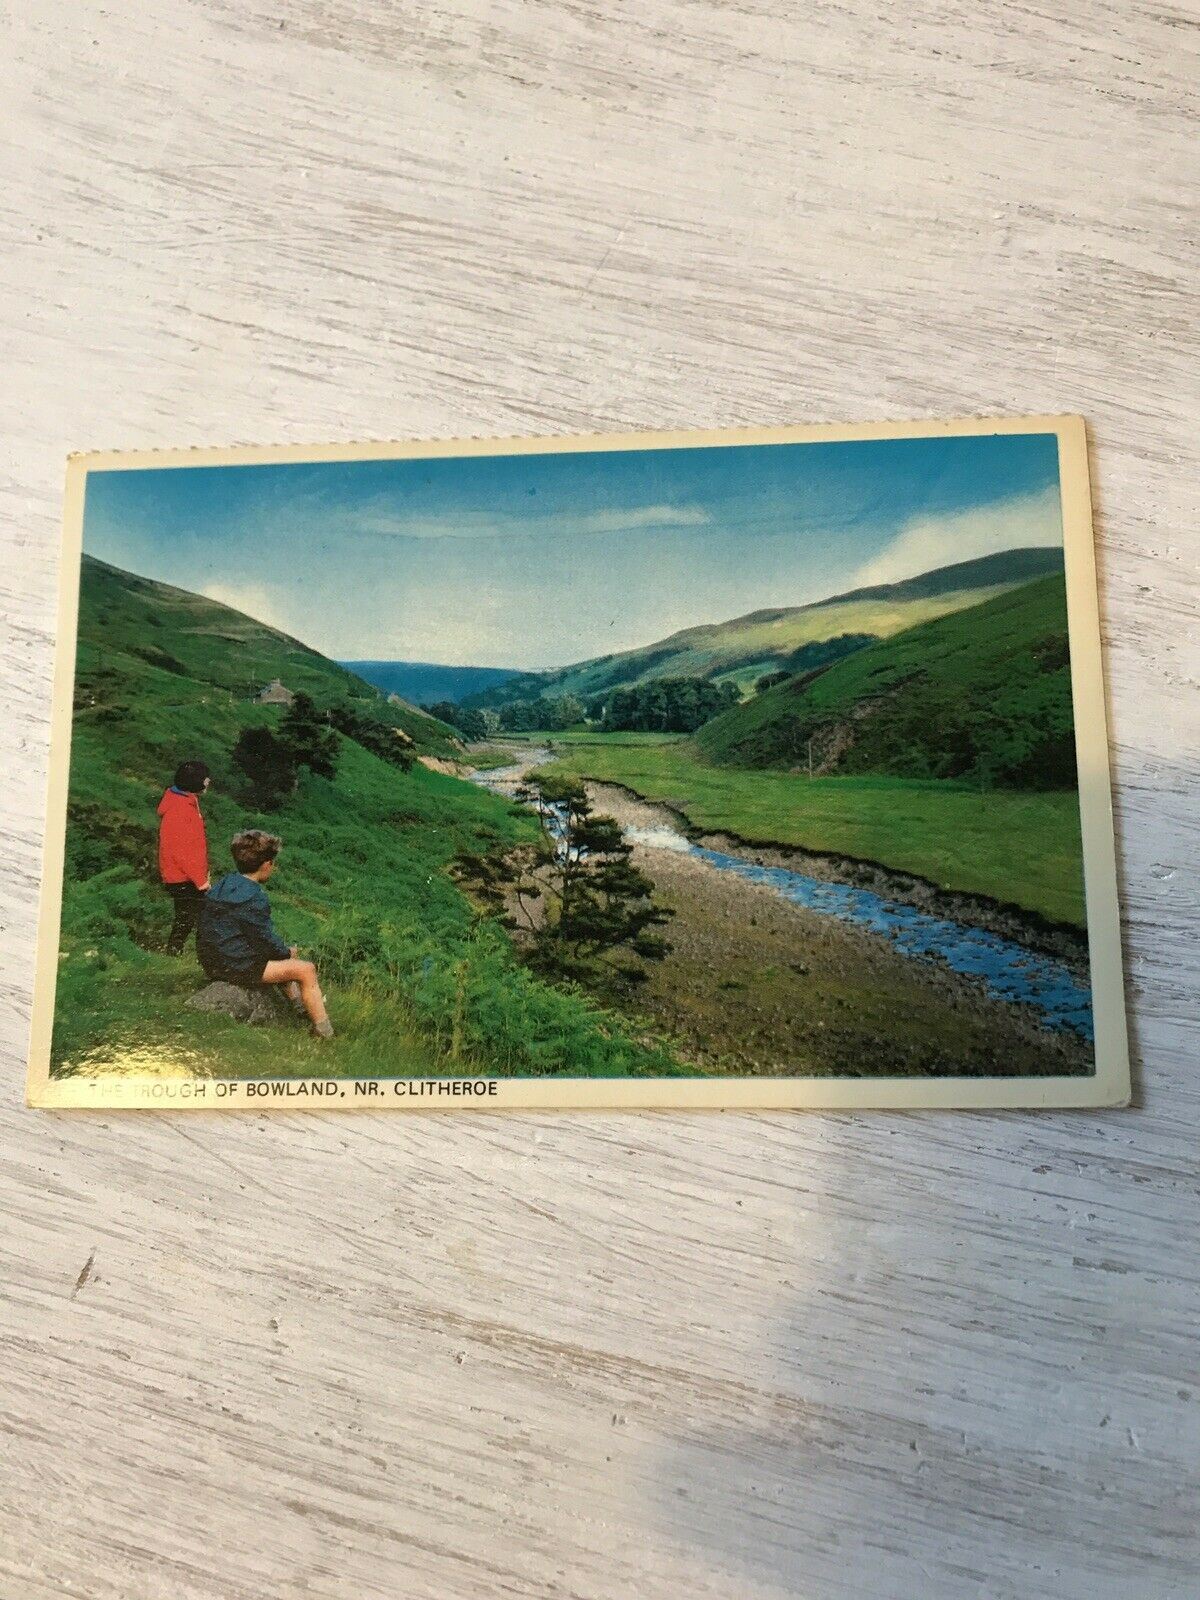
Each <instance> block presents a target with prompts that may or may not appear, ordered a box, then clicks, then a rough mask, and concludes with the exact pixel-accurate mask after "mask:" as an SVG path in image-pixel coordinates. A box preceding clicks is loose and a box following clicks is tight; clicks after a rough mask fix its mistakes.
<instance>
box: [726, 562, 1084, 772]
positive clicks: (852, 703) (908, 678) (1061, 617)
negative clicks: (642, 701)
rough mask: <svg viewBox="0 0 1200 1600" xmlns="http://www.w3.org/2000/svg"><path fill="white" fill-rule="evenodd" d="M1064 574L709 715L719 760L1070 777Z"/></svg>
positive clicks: (859, 769) (836, 769) (928, 624)
mask: <svg viewBox="0 0 1200 1600" xmlns="http://www.w3.org/2000/svg"><path fill="white" fill-rule="evenodd" d="M1073 727H1074V724H1073V716H1072V706H1071V671H1070V664H1069V657H1068V648H1067V609H1066V592H1065V587H1064V582H1063V579H1062V578H1061V577H1047V578H1041V579H1038V580H1036V581H1035V582H1033V583H1029V584H1026V585H1024V586H1023V587H1021V588H1019V589H1013V590H1009V591H1007V592H1005V593H1003V594H1001V595H998V596H996V597H995V598H993V599H990V600H987V601H985V602H984V603H983V604H981V605H976V606H972V607H970V608H969V609H967V610H962V611H958V612H955V613H954V614H953V615H952V616H947V617H942V618H940V619H938V620H936V621H933V622H926V623H924V624H922V625H921V626H919V627H915V628H909V629H907V630H906V631H905V632H903V633H900V634H897V635H896V636H895V637H893V638H891V639H886V640H882V641H880V642H879V643H877V644H873V645H869V646H868V647H867V648H865V649H863V650H860V651H857V652H856V653H855V654H854V655H851V656H849V657H847V658H846V659H844V660H842V661H839V662H837V663H835V664H834V665H833V666H831V667H830V668H829V669H828V670H826V671H823V672H819V673H817V674H815V675H812V676H809V677H805V676H801V677H797V678H792V679H790V680H788V681H787V682H785V683H782V684H779V685H778V686H777V687H775V688H773V689H769V690H767V691H766V692H765V693H763V694H760V695H756V696H755V697H754V698H753V699H751V700H749V701H747V702H745V703H744V704H742V705H740V706H735V707H734V708H733V709H732V710H731V711H728V712H726V713H724V714H723V715H721V716H719V717H717V718H715V719H714V720H713V721H712V722H710V723H708V724H706V725H705V726H704V727H703V728H701V729H700V731H699V733H698V734H697V735H696V743H697V747H698V748H699V750H700V751H701V752H703V754H704V756H705V757H706V758H707V759H709V760H711V761H715V762H718V763H722V764H735V765H741V766H752V767H796V766H800V767H803V768H805V769H806V770H807V766H808V761H809V757H810V754H811V757H812V762H813V767H814V770H815V771H817V772H818V773H821V774H833V773H846V774H850V773H872V774H877V775H887V776H893V777H909V778H974V779H976V780H977V781H978V782H979V783H980V784H981V785H982V786H984V787H988V786H992V785H995V784H1000V785H1003V786H1005V787H1011V788H1023V789H1066V788H1069V787H1072V786H1073V785H1074V781H1075V773H1074V732H1073Z"/></svg>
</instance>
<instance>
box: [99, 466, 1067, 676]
mask: <svg viewBox="0 0 1200 1600" xmlns="http://www.w3.org/2000/svg"><path fill="white" fill-rule="evenodd" d="M1061 538H1062V531H1061V522H1060V514H1059V504H1058V468H1057V449H1056V440H1055V438H1054V435H1052V434H1007V435H995V436H992V437H987V436H981V437H978V438H955V439H906V440H872V441H861V442H855V443H841V444H793V445H744V446H732V447H730V446H724V447H714V448H707V447H706V448H703V449H684V450H630V451H606V452H602V453H594V452H589V453H562V454H554V455H526V456H490V457H473V458H458V459H432V460H412V461H358V462H334V463H327V464H321V465H302V464H296V465H286V466H261V467H173V468H165V467H157V468H151V469H147V470H142V471H136V472H93V473H92V474H91V475H90V477H89V479H88V488H87V502H86V507H85V519H84V548H85V549H86V550H87V551H88V552H89V553H91V554H92V555H96V556H99V557H101V558H102V559H103V560H105V561H110V562H112V563H113V564H114V565H116V566H120V567H126V568H128V569H130V570H131V571H134V572H138V573H141V574H143V575H144V576H146V577H151V578H157V579H160V580H162V581H164V582H167V583H173V584H177V585H179V587H181V588H184V589H192V590H196V591H198V592H200V593H203V594H207V595H209V596H211V597H212V598H213V599H217V600H221V601H224V602H225V603H226V604H229V605H232V606H236V607H237V608H238V609H239V610H243V611H246V612H249V613H250V615H252V616H255V617H258V618H259V619H260V620H261V621H263V622H267V623H270V624H272V625H274V626H276V627H280V628H283V629H285V630H286V631H287V632H288V633H292V634H294V635H296V636H297V637H298V638H300V639H302V640H304V642H305V643H306V644H309V645H312V646H313V647H314V648H315V649H317V650H320V651H322V652H324V653H325V654H326V655H330V656H333V657H335V658H340V659H353V658H359V659H367V658H375V659H380V660H384V659H394V660H412V661H441V662H446V663H448V664H452V665H457V666H461V665H478V666H502V667H524V668H536V667H554V666H563V665H565V664H567V663H568V662H572V661H579V660H582V659H584V658H586V657H588V656H593V655H600V654H604V653H606V652H608V651H611V650H621V649H627V648H630V647H632V646H635V645H642V644H648V643H651V642H652V641H654V640H656V639H660V638H663V637H665V636H666V635H668V634H670V633H673V632H674V631H676V630H677V629H679V628H684V627H690V626H692V625H694V624H696V623H701V622H719V621H723V620H725V619H727V618H729V617H735V616H739V615H741V614H742V613H744V612H747V611H753V610H756V609H758V608H760V607H763V606H786V605H803V604H805V603H806V602H808V601H811V600H820V599H822V598H824V597H825V596H826V595H829V594H834V593H837V592H838V591H841V590H844V589H848V588H852V587H855V586H856V585H859V584H863V583H878V582H888V581H891V580H893V579H898V578H906V577H912V576H915V574H917V573H919V572H924V571H928V570H929V569H930V568H932V567H937V566H945V565H948V564H949V563H951V562H954V561H965V560H969V559H971V558H972V557H974V556H979V555H986V554H990V553H991V552H992V551H995V550H1003V549H1008V548H1013V547H1015V546H1018V545H1031V544H1052V543H1053V544H1057V543H1060V542H1061Z"/></svg>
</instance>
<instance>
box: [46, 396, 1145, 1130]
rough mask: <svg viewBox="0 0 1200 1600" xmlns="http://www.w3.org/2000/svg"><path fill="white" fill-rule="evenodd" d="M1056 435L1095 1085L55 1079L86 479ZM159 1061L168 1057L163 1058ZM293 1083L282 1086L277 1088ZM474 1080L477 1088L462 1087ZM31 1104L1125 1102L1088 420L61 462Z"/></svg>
mask: <svg viewBox="0 0 1200 1600" xmlns="http://www.w3.org/2000/svg"><path fill="white" fill-rule="evenodd" d="M1006 433H1043V434H1047V433H1052V434H1054V435H1056V436H1057V439H1058V461H1059V479H1060V487H1061V494H1062V518H1063V541H1064V550H1065V559H1066V578H1067V607H1068V615H1069V627H1070V639H1071V677H1072V689H1073V695H1074V706H1075V735H1076V745H1077V751H1078V759H1079V801H1080V811H1081V820H1082V833H1083V864H1084V886H1085V892H1086V897H1087V925H1088V938H1089V946H1090V960H1091V979H1092V1003H1093V1009H1094V1014H1095V1024H1096V1071H1095V1074H1094V1075H1093V1076H1091V1077H1087V1078H1066V1077H1062V1078H938V1079H933V1078H919V1079H914V1078H720V1079H714V1078H702V1079H689V1078H665V1079H649V1078H627V1079H561V1078H513V1079H506V1078H501V1079H487V1080H463V1079H447V1080H436V1079H432V1080H427V1082H428V1083H430V1084H440V1083H442V1082H445V1083H448V1084H450V1085H453V1084H455V1083H457V1084H460V1085H462V1087H461V1088H459V1089H457V1090H456V1089H453V1088H450V1089H425V1090H423V1091H420V1090H418V1091H411V1090H410V1089H409V1088H407V1087H405V1084H406V1083H407V1080H392V1079H376V1080H368V1081H367V1082H371V1081H373V1082H374V1084H375V1088H374V1089H370V1088H369V1087H367V1083H364V1081H363V1080H358V1081H352V1082H346V1083H344V1084H336V1085H334V1086H333V1088H332V1090H330V1089H329V1088H328V1086H326V1088H325V1089H324V1090H322V1088H321V1087H320V1085H319V1083H318V1081H317V1080H307V1081H306V1080H273V1081H271V1082H263V1083H261V1084H260V1083H246V1082H244V1081H241V1080H235V1079H230V1080H204V1081H199V1080H197V1081H195V1082H190V1081H189V1080H186V1079H183V1080H180V1079H166V1078H162V1077H153V1078H150V1077H147V1078H122V1079H109V1080H87V1079H80V1078H70V1079H64V1080H62V1081H59V1082H54V1081H52V1080H51V1079H50V1076H49V1065H50V1036H51V1028H52V1024H53V1018H54V990H55V977H56V969H57V957H58V932H59V920H60V914H61V905H62V882H63V859H64V852H65V844H66V814H67V783H68V777H69V763H70V744H71V703H72V692H73V685H74V676H75V647H76V619H77V612H78V603H79V573H80V555H81V552H82V544H83V504H84V492H85V488H86V482H87V476H88V474H89V473H92V472H108V471H128V470H130V469H132V468H139V467H165V468H171V467H216V466H255V465H269V464H275V463H281V462H289V461H290V462H326V461H381V460H405V459H410V460H411V459H444V458H446V457H454V456H486V455H550V454H558V453H563V452H571V451H574V452H587V451H605V450H662V449H679V450H686V449H696V448H700V447H703V446H712V445H758V444H807V443H817V442H841V441H850V440H858V439H929V438H960V437H968V436H978V435H994V434H1006ZM164 1065H166V1063H164ZM281 1082H282V1083H284V1084H285V1085H287V1086H288V1087H286V1088H285V1089H284V1090H280V1089H278V1088H277V1087H276V1085H278V1084H279V1083H281ZM468 1084H469V1085H470V1087H468ZM27 1097H28V1102H29V1104H30V1105H32V1106H38V1107H53V1106H98V1107H118V1106H129V1107H133V1106H140V1107H148V1106H162V1107H165V1106H171V1107H178V1108H202V1109H207V1108H214V1107H248V1108H251V1109H262V1108H263V1107H265V1106H271V1105H273V1106H288V1107H292V1108H294V1107H296V1106H322V1107H335V1106H336V1107H339V1108H345V1109H350V1108H362V1109H373V1108H378V1107H380V1106H393V1107H398V1108H403V1109H408V1110H413V1109H422V1110H448V1109H475V1110H478V1109H491V1108H499V1107H509V1108H513V1107H526V1108H563V1109H566V1108H586V1107H594V1108H603V1107H608V1108H634V1107H664V1108H666V1107H672V1108H727V1109H730V1110H733V1109H745V1110H749V1109H763V1110H766V1109H779V1108H789V1107H795V1108H805V1107H807V1108H810V1109H851V1108H853V1109H867V1108H871V1107H879V1108H893V1109H918V1108H927V1107H945V1108H949V1107H973V1108H983V1107H1048V1106H1117V1105H1126V1104H1128V1101H1129V1054H1128V1044H1127V1037H1126V1025H1125V995H1124V984H1123V979H1122V970H1121V937H1120V923H1119V917H1118V907H1117V881H1116V857H1115V849H1114V841H1113V823H1112V800H1111V792H1110V786H1109V769H1108V736H1107V731H1106V719H1105V708H1104V680H1103V675H1102V670H1101V661H1100V618H1099V607H1098V602H1097V593H1096V564H1095V554H1094V548H1093V542H1092V512H1091V495H1090V491H1089V484H1088V464H1087V439H1086V433H1085V428H1084V422H1083V418H1082V417H1071V416H1068V417H1001V418H983V419H977V418H972V419H959V420H954V421H945V422H930V421H925V422H908V423H895V422H876V423H858V424H850V425H845V426H841V425H830V426H823V427H803V428H754V429H736V430H729V431H715V432H695V433H636V434H607V435H589V436H585V437H580V438H571V437H564V438H550V439H528V438H517V439H448V440H414V441H410V442H408V443H403V444H378V443H373V444H334V445H319V446H306V445H284V446H265V447H247V448H234V449H195V450H140V451H128V452H123V451H104V452H99V453H96V454H92V455H78V456H73V457H72V458H71V460H70V462H69V463H68V468H67V487H66V500H65V509H64V532H63V555H62V570H61V579H60V600H59V611H58V648H57V654H56V659H55V669H54V700H53V708H52V721H51V750H50V778H49V789H48V795H47V809H46V845H45V856H44V868H43V880H42V897H41V907H40V913H39V919H38V948H37V963H36V972H35V983H34V1005H33V1024H32V1031H31V1043H30V1058H29V1075H28V1081H27Z"/></svg>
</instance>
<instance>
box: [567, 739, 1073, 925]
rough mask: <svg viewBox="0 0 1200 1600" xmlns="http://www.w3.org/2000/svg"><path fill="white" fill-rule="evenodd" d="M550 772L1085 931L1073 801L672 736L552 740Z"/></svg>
mask: <svg viewBox="0 0 1200 1600" xmlns="http://www.w3.org/2000/svg"><path fill="white" fill-rule="evenodd" d="M549 738H550V739H551V740H552V741H553V745H554V750H555V753H556V755H557V757H558V760H557V761H556V763H555V766H554V769H553V770H554V771H556V772H557V771H564V770H565V771H571V772H576V773H578V774H579V775H580V776H581V777H589V778H594V779H596V780H598V781H600V782H609V783H620V784H623V785H624V786H625V787H626V788H628V789H632V790H633V791H634V792H635V793H637V794H639V795H643V796H644V797H645V798H646V799H648V800H657V801H661V802H663V803H664V804H666V805H669V806H671V807H672V808H674V809H675V810H676V811H678V812H680V813H682V814H683V815H684V816H685V817H687V819H688V820H689V822H691V823H692V825H693V826H694V827H696V828H698V829H700V830H703V831H711V832H728V833H732V834H736V835H738V836H739V837H741V838H743V839H748V840H753V841H759V842H761V843H765V844H781V845H793V846H801V847H802V848H804V849H807V850H816V851H827V852H829V853H830V854H834V855H844V856H852V857H854V858H855V859H856V860H862V861H878V862H882V863H883V864H884V865H885V866H888V867H893V868H897V869H899V870H900V871H902V872H911V873H914V874H915V875H916V876H918V877H921V878H927V879H928V880H929V881H930V882H932V883H936V884H939V885H940V886H941V887H942V888H945V889H954V890H959V891H962V892H963V893H967V894H983V895H987V896H989V897H990V898H991V899H993V900H999V901H1002V902H1004V903H1006V904H1012V905H1017V906H1021V907H1023V908H1024V909H1025V910H1027V911H1033V912H1036V913H1037V914H1038V915H1040V916H1043V917H1046V918H1048V919H1049V920H1050V921H1052V922H1065V923H1072V924H1074V925H1076V926H1082V925H1083V923H1084V903H1083V873H1082V866H1081V853H1080V838H1079V801H1078V797H1077V795H1076V794H1075V793H1074V792H1070V793H1057V794H1055V793H1041V794H1026V793H1018V792H1015V791H1011V790H1010V791H1005V790H991V791H989V792H988V793H986V794H984V793H980V792H979V790H978V788H977V787H974V788H973V787H970V786H967V785H962V784H957V783H951V782H946V781H937V782H935V781H930V780H924V781H922V780H919V779H904V778H881V777H841V778H837V777H834V778H814V779H811V780H810V779H809V778H807V777H801V776H798V775H796V774H794V773H791V772H781V771H773V772H770V771H751V770H747V769H746V768H741V767H729V766H725V767H720V766H714V765H713V764H712V763H711V762H709V761H708V760H706V759H705V758H704V757H703V755H702V754H701V753H700V752H699V751H698V750H697V748H696V743H695V741H694V740H693V739H688V738H685V737H684V736H682V735H679V734H674V735H673V734H646V733H643V734H634V733H617V734H599V733H594V734H570V733H568V734H552V735H549Z"/></svg>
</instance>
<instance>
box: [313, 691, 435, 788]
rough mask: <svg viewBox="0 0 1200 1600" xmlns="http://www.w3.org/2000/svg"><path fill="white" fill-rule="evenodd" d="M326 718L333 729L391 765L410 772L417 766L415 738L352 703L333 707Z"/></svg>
mask: <svg viewBox="0 0 1200 1600" xmlns="http://www.w3.org/2000/svg"><path fill="white" fill-rule="evenodd" d="M326 716H327V718H328V720H329V723H330V725H331V726H332V727H334V728H336V729H337V731H338V732H339V733H343V734H345V736H346V738H347V739H353V740H354V742H355V744H360V745H361V746H362V747H363V749H364V750H369V751H370V752H371V754H372V755H374V756H378V757H379V759H380V760H381V761H386V762H388V764H389V765H390V766H393V767H399V768H400V770H401V771H402V772H408V771H409V769H410V768H411V767H412V764H413V759H414V757H413V750H412V739H411V737H410V736H409V735H408V734H407V733H405V732H404V730H403V728H395V727H393V726H392V724H391V723H390V722H380V721H379V720H378V718H376V717H371V716H366V715H364V713H363V712H361V711H360V710H359V709H358V707H357V706H356V705H354V704H353V703H352V702H351V701H349V700H345V701H343V702H342V704H341V705H336V706H331V707H330V709H329V711H327V712H326Z"/></svg>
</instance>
